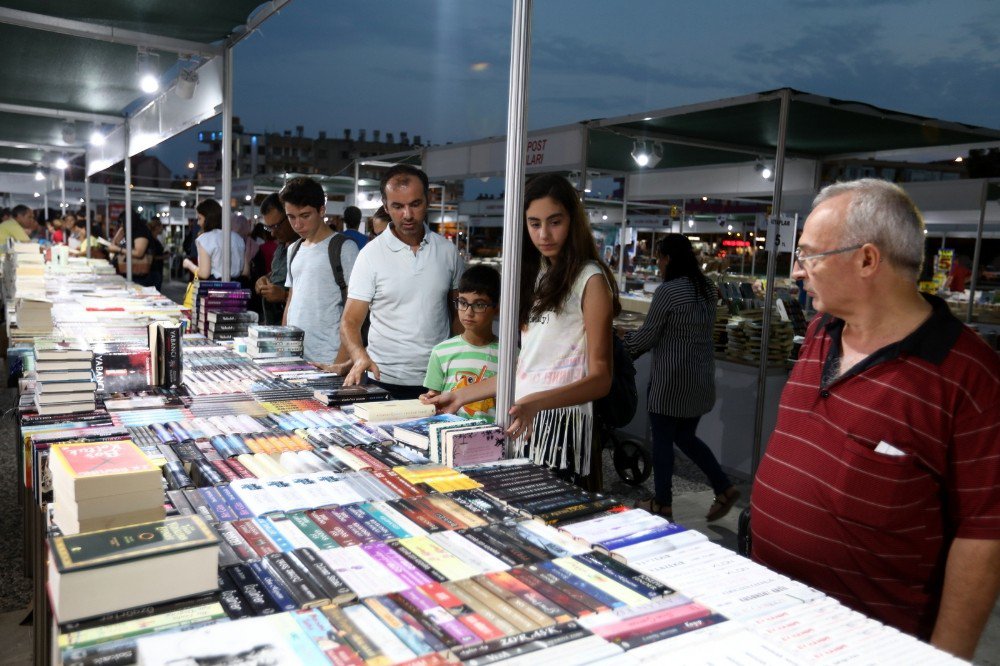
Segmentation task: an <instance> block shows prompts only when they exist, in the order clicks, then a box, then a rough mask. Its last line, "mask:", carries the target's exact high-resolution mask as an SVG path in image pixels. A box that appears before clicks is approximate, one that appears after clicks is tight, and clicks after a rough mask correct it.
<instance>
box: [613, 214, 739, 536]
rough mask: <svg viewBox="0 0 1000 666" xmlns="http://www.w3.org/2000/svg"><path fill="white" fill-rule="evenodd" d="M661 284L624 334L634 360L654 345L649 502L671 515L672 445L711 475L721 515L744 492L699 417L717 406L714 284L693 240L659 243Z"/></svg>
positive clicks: (676, 237)
mask: <svg viewBox="0 0 1000 666" xmlns="http://www.w3.org/2000/svg"><path fill="white" fill-rule="evenodd" d="M656 253H657V262H656V263H657V266H658V267H659V269H660V276H661V277H662V278H663V282H662V283H661V284H660V286H659V287H657V288H656V292H655V293H654V294H653V302H652V303H651V304H650V306H649V314H648V315H647V316H646V320H645V321H644V322H643V324H642V327H640V328H639V329H638V330H635V331H630V332H629V333H628V334H626V335H625V336H624V339H623V342H624V343H625V348H626V349H627V350H628V352H629V354H631V355H632V357H633V358H635V357H639V356H641V355H643V354H645V353H646V352H647V351H650V350H652V356H653V365H652V371H651V372H650V382H649V389H648V396H647V399H646V404H647V406H648V408H649V421H650V425H651V426H652V429H653V487H654V489H655V495H654V497H653V498H652V499H651V500H649V503H648V504H647V505H646V506H645V508H648V509H649V511H650V512H652V513H658V514H660V515H663V516H666V517H667V518H670V519H671V520H673V509H672V504H673V501H672V491H671V485H672V479H673V475H674V445H677V448H678V449H680V450H681V452H683V453H684V455H686V456H687V457H688V458H690V459H691V460H692V461H693V462H694V463H695V464H696V465H697V466H698V467H699V468H700V469H701V471H702V472H703V473H704V474H705V476H707V477H708V480H709V483H711V484H712V489H713V490H714V491H715V495H716V497H715V502H714V503H713V504H712V506H711V508H709V511H708V515H707V516H706V518H707V519H708V520H718V519H719V518H722V517H723V516H724V515H726V513H728V512H729V510H730V509H731V508H732V506H733V504H734V503H735V502H736V500H737V498H739V495H740V493H739V491H738V490H737V489H736V488H734V487H733V484H732V482H731V481H730V480H729V478H728V477H727V476H726V474H725V472H723V471H722V467H720V466H719V461H717V460H716V459H715V456H714V455H712V451H711V449H709V448H708V446H707V445H706V444H705V442H703V441H701V440H700V439H698V436H697V434H696V431H697V429H698V421H700V420H701V416H702V415H703V414H706V413H708V412H709V411H711V409H712V406H713V405H714V404H715V350H714V348H713V346H712V328H713V326H714V325H715V304H716V301H717V300H718V295H717V293H716V290H715V286H714V285H713V284H712V283H711V281H709V280H708V278H706V277H705V276H704V275H702V272H701V269H700V268H699V267H698V258H697V257H696V256H695V253H694V248H693V247H691V241H689V240H688V239H687V237H686V236H683V235H681V234H667V236H665V237H664V238H662V239H660V241H659V243H657V246H656Z"/></svg>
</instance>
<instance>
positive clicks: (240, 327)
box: [205, 311, 257, 342]
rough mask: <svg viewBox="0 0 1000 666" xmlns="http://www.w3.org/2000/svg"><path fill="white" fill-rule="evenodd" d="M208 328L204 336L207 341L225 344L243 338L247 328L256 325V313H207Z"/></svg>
mask: <svg viewBox="0 0 1000 666" xmlns="http://www.w3.org/2000/svg"><path fill="white" fill-rule="evenodd" d="M205 319H206V321H207V322H208V326H207V327H206V330H205V335H206V336H207V337H208V339H209V340H215V341H216V342H226V341H229V340H232V339H233V338H245V337H246V336H247V327H249V326H250V325H251V324H256V323H257V313H256V312H221V311H216V312H208V313H207V314H206V315H205Z"/></svg>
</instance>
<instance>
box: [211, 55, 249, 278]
mask: <svg viewBox="0 0 1000 666" xmlns="http://www.w3.org/2000/svg"><path fill="white" fill-rule="evenodd" d="M221 189H222V191H221V192H219V198H220V199H221V201H220V202H219V203H221V204H222V270H221V271H220V276H221V277H222V279H223V280H224V281H227V282H228V281H229V278H230V277H232V275H233V267H232V266H231V265H230V264H231V257H230V252H231V250H230V247H231V245H232V238H231V237H230V232H231V231H232V229H233V211H232V207H231V206H230V201H231V199H232V195H233V47H232V46H226V47H225V49H224V50H223V52H222V188H221ZM242 270H243V267H242V266H241V267H240V271H242ZM240 271H237V272H240ZM210 277H211V276H210Z"/></svg>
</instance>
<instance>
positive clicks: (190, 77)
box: [174, 69, 198, 99]
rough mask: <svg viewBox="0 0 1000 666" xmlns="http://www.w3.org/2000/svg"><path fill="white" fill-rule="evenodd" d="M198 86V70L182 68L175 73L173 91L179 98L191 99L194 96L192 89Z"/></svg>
mask: <svg viewBox="0 0 1000 666" xmlns="http://www.w3.org/2000/svg"><path fill="white" fill-rule="evenodd" d="M197 87H198V72H196V71H194V70H193V69H182V70H181V72H180V74H178V75H177V84H176V85H175V86H174V92H175V93H177V96H178V97H180V98H181V99H191V98H192V97H194V89H195V88H197Z"/></svg>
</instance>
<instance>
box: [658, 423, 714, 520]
mask: <svg viewBox="0 0 1000 666" xmlns="http://www.w3.org/2000/svg"><path fill="white" fill-rule="evenodd" d="M700 420H701V417H700V416H695V417H694V418H678V417H675V416H665V415H663V414H654V413H652V412H650V413H649V422H650V424H651V425H652V426H653V489H654V492H655V493H656V501H657V503H658V504H664V505H667V506H670V505H671V504H673V492H672V485H673V477H674V445H675V444H676V445H677V448H678V449H680V450H681V453H683V454H684V455H686V456H687V457H688V458H690V459H691V461H692V462H694V464H695V465H697V466H698V468H699V469H701V471H702V472H704V473H705V476H707V477H708V482H709V483H710V484H711V486H712V490H714V491H715V494H716V495H721V494H722V493H724V492H725V491H726V489H728V488H729V487H730V486H732V485H733V484H732V482H731V481H730V480H729V477H727V476H726V473H725V472H723V471H722V467H720V466H719V461H718V460H716V459H715V456H714V455H712V450H711V449H709V448H708V445H707V444H705V442H703V441H701V440H700V439H698V436H697V435H695V431H696V430H698V422H699V421H700Z"/></svg>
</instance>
